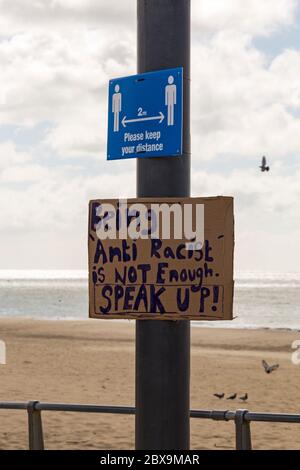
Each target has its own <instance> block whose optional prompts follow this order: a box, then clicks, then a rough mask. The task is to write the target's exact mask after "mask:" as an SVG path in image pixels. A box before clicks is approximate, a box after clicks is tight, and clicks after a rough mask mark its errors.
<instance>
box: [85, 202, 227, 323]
mask: <svg viewBox="0 0 300 470" xmlns="http://www.w3.org/2000/svg"><path fill="white" fill-rule="evenodd" d="M143 207H145V212H143ZM157 208H159V211H158V212H157ZM201 214H202V218H201V217H200V216H201ZM198 216H199V220H198ZM203 216H204V217H203ZM167 219H169V220H167ZM168 223H169V225H168ZM188 223H190V226H191V227H195V226H196V231H195V230H193V231H191V230H190V231H188V230H187V225H188ZM145 227H146V229H145ZM198 228H200V229H202V236H201V240H200V239H199V238H197V237H198V235H199V233H201V230H200V232H199V233H198V231H197V230H198ZM180 229H182V230H180ZM180 232H181V233H180ZM187 232H189V233H188V235H190V233H191V234H192V235H193V237H192V238H190V237H189V236H187ZM195 240H196V241H195ZM199 240H200V241H199ZM88 245H89V246H88V248H89V311H90V317H92V318H103V319H112V318H122V319H154V320H231V319H232V304H233V251H234V218H233V199H232V198H230V197H212V198H182V199H174V198H170V199H169V198H167V199H166V198H163V199H144V198H143V199H141V198H140V199H129V200H127V201H118V200H95V201H91V202H90V205H89V240H88Z"/></svg>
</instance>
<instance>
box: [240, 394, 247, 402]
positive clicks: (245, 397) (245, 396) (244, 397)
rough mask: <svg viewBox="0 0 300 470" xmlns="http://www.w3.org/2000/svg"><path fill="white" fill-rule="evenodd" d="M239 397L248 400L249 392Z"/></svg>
mask: <svg viewBox="0 0 300 470" xmlns="http://www.w3.org/2000/svg"><path fill="white" fill-rule="evenodd" d="M239 398H240V400H242V401H247V400H248V393H245V395H243V396H242V397H239Z"/></svg>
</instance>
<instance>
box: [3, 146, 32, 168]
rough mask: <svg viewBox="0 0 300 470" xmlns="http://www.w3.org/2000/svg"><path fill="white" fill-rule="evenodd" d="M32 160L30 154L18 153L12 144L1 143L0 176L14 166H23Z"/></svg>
mask: <svg viewBox="0 0 300 470" xmlns="http://www.w3.org/2000/svg"><path fill="white" fill-rule="evenodd" d="M31 159H32V158H31V156H30V155H29V154H28V153H26V152H20V151H17V149H16V147H15V145H14V144H13V143H12V142H4V143H0V174H1V171H3V170H6V169H7V168H8V167H10V166H12V165H22V164H24V163H27V162H29V161H31Z"/></svg>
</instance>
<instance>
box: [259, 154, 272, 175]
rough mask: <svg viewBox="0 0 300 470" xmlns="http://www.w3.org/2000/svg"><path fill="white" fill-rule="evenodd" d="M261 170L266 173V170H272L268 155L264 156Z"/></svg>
mask: <svg viewBox="0 0 300 470" xmlns="http://www.w3.org/2000/svg"><path fill="white" fill-rule="evenodd" d="M259 168H260V169H261V171H262V172H263V173H264V172H265V171H270V167H269V166H267V159H266V157H262V160H261V166H260V167H259Z"/></svg>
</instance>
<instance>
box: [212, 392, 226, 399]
mask: <svg viewBox="0 0 300 470" xmlns="http://www.w3.org/2000/svg"><path fill="white" fill-rule="evenodd" d="M224 396H225V393H214V397H216V398H219V400H222V398H224Z"/></svg>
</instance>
